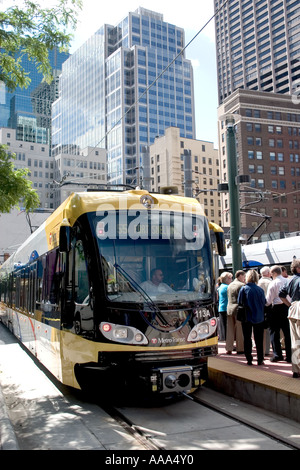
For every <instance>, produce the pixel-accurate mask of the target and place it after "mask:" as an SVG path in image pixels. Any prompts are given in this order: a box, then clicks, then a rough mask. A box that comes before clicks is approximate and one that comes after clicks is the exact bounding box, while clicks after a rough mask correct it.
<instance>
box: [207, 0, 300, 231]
mask: <svg viewBox="0 0 300 470" xmlns="http://www.w3.org/2000/svg"><path fill="white" fill-rule="evenodd" d="M221 5H222V1H221V0H215V11H217V10H218V9H219V8H220V7H221ZM215 29H216V53H217V54H216V55H217V73H218V96H219V109H218V116H219V151H220V162H221V179H222V181H224V182H226V181H227V179H228V159H230V158H231V156H230V155H227V146H226V124H225V123H226V117H227V116H228V115H234V116H235V122H236V125H235V129H236V147H237V158H238V171H239V174H240V175H249V176H250V184H248V185H246V186H245V185H243V186H240V206H241V223H242V231H243V230H244V231H245V232H246V233H245V234H246V235H247V237H248V236H250V235H251V232H252V234H255V237H256V236H257V237H259V236H260V235H261V234H262V233H263V232H265V233H268V234H272V236H274V234H276V236H277V237H279V236H280V235H282V233H283V232H294V231H298V230H299V228H300V227H299V222H298V213H300V200H299V197H298V191H299V181H300V180H299V176H300V174H299V171H300V167H299V150H298V149H299V143H300V140H299V136H300V108H299V94H300V4H299V1H295V0H251V1H248V0H229V1H228V2H226V3H225V5H224V7H223V8H220V10H219V11H218V13H217V15H216V22H215ZM222 214H223V220H222V224H223V226H229V224H230V207H229V197H228V194H225V195H223V196H222Z"/></svg>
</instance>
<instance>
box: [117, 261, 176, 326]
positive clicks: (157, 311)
mask: <svg viewBox="0 0 300 470" xmlns="http://www.w3.org/2000/svg"><path fill="white" fill-rule="evenodd" d="M114 268H116V270H117V271H119V272H120V273H121V274H123V276H124V277H125V278H126V279H127V280H128V282H129V283H130V285H131V287H133V288H134V289H135V290H136V291H137V292H139V294H141V296H142V297H143V298H144V300H145V301H146V303H147V304H148V306H149V308H150V310H152V312H153V311H154V312H155V314H156V315H157V316H158V318H159V319H160V321H161V322H162V324H163V325H166V326H167V325H168V326H170V325H169V324H168V322H167V321H166V320H165V318H164V317H163V315H162V313H161V311H160V309H159V307H158V306H157V305H156V304H155V303H154V302H153V300H152V299H151V297H150V296H149V295H148V294H147V292H146V291H144V289H143V288H142V287H141V286H139V285H138V283H137V282H135V280H134V279H133V278H132V277H131V276H130V274H128V273H127V272H126V271H125V270H124V269H123V268H121V266H119V265H118V264H117V263H115V264H114Z"/></svg>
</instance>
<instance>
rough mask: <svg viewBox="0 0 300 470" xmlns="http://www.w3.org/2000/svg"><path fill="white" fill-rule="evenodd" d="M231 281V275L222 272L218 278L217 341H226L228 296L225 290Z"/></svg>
mask: <svg viewBox="0 0 300 470" xmlns="http://www.w3.org/2000/svg"><path fill="white" fill-rule="evenodd" d="M231 281H232V274H231V273H227V272H224V273H222V274H221V276H220V283H221V284H220V287H219V288H218V296H219V308H218V311H219V341H226V330H227V304H228V296H227V289H228V284H230V283H231Z"/></svg>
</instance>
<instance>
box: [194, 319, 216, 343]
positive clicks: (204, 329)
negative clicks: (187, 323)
mask: <svg viewBox="0 0 300 470" xmlns="http://www.w3.org/2000/svg"><path fill="white" fill-rule="evenodd" d="M216 329H217V319H216V318H210V319H209V320H207V321H204V322H201V323H198V324H197V325H195V326H194V328H193V329H192V330H191V331H190V334H189V336H188V339H187V340H188V341H202V340H203V339H206V338H209V337H210V336H212V335H213V334H214V333H215V331H216Z"/></svg>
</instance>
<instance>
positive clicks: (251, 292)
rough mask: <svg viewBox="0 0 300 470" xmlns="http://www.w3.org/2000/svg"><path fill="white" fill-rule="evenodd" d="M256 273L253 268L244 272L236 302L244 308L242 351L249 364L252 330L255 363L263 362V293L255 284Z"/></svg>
mask: <svg viewBox="0 0 300 470" xmlns="http://www.w3.org/2000/svg"><path fill="white" fill-rule="evenodd" d="M258 280H259V276H258V273H257V272H256V271H254V270H251V271H248V272H247V273H246V285H245V286H243V287H242V288H241V289H240V292H239V296H238V304H239V305H242V306H243V307H245V308H246V312H247V320H246V321H244V322H242V328H243V335H244V351H245V356H246V359H247V361H248V364H249V365H252V359H253V358H252V331H253V335H254V341H255V346H256V352H257V365H259V366H260V365H262V364H263V363H264V362H263V361H264V347H263V343H264V319H265V315H264V308H265V303H266V298H265V293H264V291H263V289H262V288H261V287H259V286H258V285H257V283H258Z"/></svg>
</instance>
